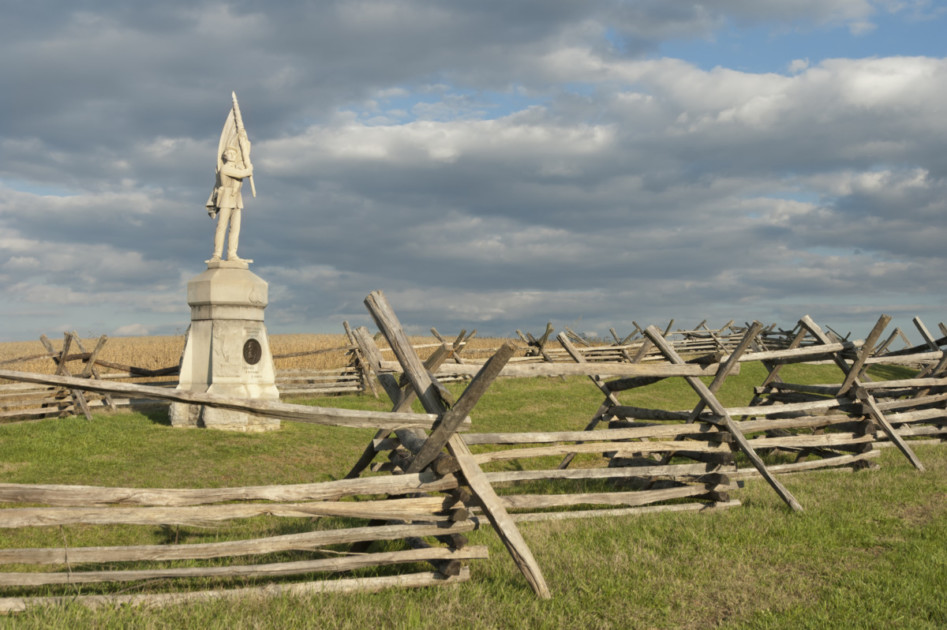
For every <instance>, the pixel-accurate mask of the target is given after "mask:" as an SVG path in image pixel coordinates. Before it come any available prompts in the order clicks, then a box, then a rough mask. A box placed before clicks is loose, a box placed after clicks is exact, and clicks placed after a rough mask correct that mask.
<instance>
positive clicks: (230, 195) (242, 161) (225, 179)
mask: <svg viewBox="0 0 947 630" xmlns="http://www.w3.org/2000/svg"><path fill="white" fill-rule="evenodd" d="M244 179H247V180H249V182H250V190H251V192H252V193H253V196H254V197H256V186H255V185H254V182H253V164H251V163H250V140H249V139H248V138H247V131H246V129H244V127H243V118H242V117H241V115H240V105H239V104H238V103H237V95H236V93H234V94H233V108H232V109H231V110H230V113H229V114H228V115H227V120H226V121H224V129H223V131H222V132H221V134H220V142H219V143H218V145H217V181H216V183H215V185H214V190H213V191H212V192H211V194H210V198H209V199H208V200H207V213H208V214H209V215H210V217H211V218H212V219H214V218H216V219H217V230H216V231H215V233H214V255H213V256H212V257H211V259H210V260H208V261H207V263H208V264H210V263H216V262H220V260H221V256H222V255H223V250H224V237H225V235H227V228H228V227H229V228H230V234H229V238H228V239H227V260H228V261H232V262H243V263H251V262H253V261H252V260H248V259H245V258H240V257H239V256H237V244H238V243H239V240H240V214H241V211H242V210H243V195H242V194H241V188H242V187H243V180H244Z"/></svg>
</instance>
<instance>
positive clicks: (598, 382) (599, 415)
mask: <svg viewBox="0 0 947 630" xmlns="http://www.w3.org/2000/svg"><path fill="white" fill-rule="evenodd" d="M558 339H559V343H560V344H561V345H562V347H563V348H565V350H566V352H568V353H569V356H571V357H572V359H573V360H574V361H575V362H576V363H585V362H586V361H585V357H584V356H582V353H580V352H579V351H578V350H576V348H575V346H573V345H572V342H570V341H569V338H568V337H567V336H566V335H565V333H559V336H558ZM626 354H627V353H626ZM589 378H590V379H591V380H592V382H593V383H595V386H596V387H598V388H599V390H600V391H601V392H602V393H603V394H605V401H604V402H602V404H601V405H599V408H598V411H596V412H595V415H594V416H592V419H591V420H589V423H588V424H587V425H586V426H585V430H586V431H591V430H592V429H594V428H595V427H596V426H598V423H599V422H601V421H602V419H604V418H605V417H606V416H607V415H608V410H609V409H611V408H612V407H617V406H620V405H621V402H620V401H619V400H618V398H617V397H616V396H615V394H613V393H612V392H611V390H610V389H608V385H607V384H606V383H605V381H604V380H603V379H602V377H601V376H599V375H598V374H589ZM575 456H576V454H575V453H569V454H568V455H566V456H565V457H564V458H563V459H562V461H561V462H559V468H560V469H563V468H568V466H569V464H571V463H572V460H573V459H575Z"/></svg>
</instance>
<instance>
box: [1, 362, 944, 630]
mask: <svg viewBox="0 0 947 630" xmlns="http://www.w3.org/2000/svg"><path fill="white" fill-rule="evenodd" d="M831 369H834V368H826V370H825V371H823V370H822V369H821V368H817V369H814V370H812V369H811V368H810V369H809V370H807V371H805V372H800V373H798V374H794V375H792V376H793V379H794V380H796V381H809V382H826V381H830V380H832V373H831ZM763 373H764V372H763V371H762V368H761V366H758V365H752V364H751V365H745V366H743V371H742V373H741V374H740V375H739V376H738V377H732V378H731V379H729V380H728V381H727V383H726V386H725V388H724V390H723V391H722V393H721V397H722V398H723V400H724V402H725V404H739V403H745V402H746V401H748V399H749V396H750V393H749V392H750V388H751V387H752V386H753V385H755V384H757V383H759V382H760V380H761V379H762V375H763ZM452 387H454V388H455V389H456V388H457V387H460V386H459V385H452ZM601 398H602V395H601V393H600V392H599V391H598V390H597V389H596V388H595V387H594V385H592V383H591V382H589V381H588V379H584V378H572V379H566V380H562V379H529V380H527V379H510V380H500V381H498V382H496V383H495V384H494V386H493V387H492V388H491V389H490V391H489V392H488V393H487V394H486V395H485V396H484V398H483V399H482V401H481V403H480V404H479V405H478V407H477V408H476V410H475V412H474V414H473V417H474V427H475V429H476V430H478V431H504V430H505V431H510V430H531V429H532V430H535V429H543V430H560V429H563V430H564V429H580V428H582V427H583V425H584V424H585V423H586V422H587V420H588V418H589V417H590V416H591V415H592V414H593V413H594V411H595V409H596V408H597V407H598V405H599V403H600V402H601ZM626 400H627V404H635V405H643V406H644V405H646V406H661V407H664V408H667V409H677V408H687V407H689V406H692V405H693V404H694V402H696V397H695V396H694V395H693V393H692V392H690V390H689V389H688V388H687V386H686V385H685V384H684V383H683V382H682V381H681V380H680V379H676V380H670V381H664V382H662V383H660V384H658V385H655V386H652V387H649V388H645V389H643V390H640V393H638V394H636V395H635V396H627V397H623V401H626ZM307 402H312V403H314V404H319V405H324V406H339V407H355V408H374V409H386V408H387V407H388V404H387V403H386V402H384V401H378V400H375V399H374V398H371V397H362V396H345V397H333V398H327V399H319V400H314V401H307ZM371 433H372V432H371V431H360V430H343V429H336V428H328V427H320V426H315V425H303V424H293V423H288V422H286V423H284V424H283V428H282V429H281V430H280V431H278V432H273V433H265V434H230V433H220V432H208V431H198V430H177V429H172V428H171V427H169V426H168V424H167V419H166V417H165V414H164V412H163V411H155V412H154V413H153V414H152V415H150V416H144V415H141V414H115V415H102V416H97V417H96V418H95V420H94V421H92V422H87V421H85V420H83V419H78V418H69V419H65V420H45V421H42V422H35V423H29V424H20V425H9V426H0V482H8V483H9V482H14V483H67V484H79V483H81V484H93V485H111V486H140V487H214V486H236V485H251V484H269V483H300V482H308V481H319V480H328V479H332V478H338V477H339V476H341V475H343V474H344V473H345V472H346V471H347V469H348V467H349V466H350V465H351V463H352V462H353V461H354V460H355V458H356V457H357V456H358V454H359V453H360V452H361V450H362V448H363V447H364V445H365V444H366V443H367V441H368V440H369V439H370V437H371ZM917 453H918V455H919V457H920V458H921V459H922V460H923V461H924V463H925V465H926V466H927V468H928V470H927V472H925V473H917V472H916V471H914V470H913V468H911V467H910V465H909V464H908V463H907V462H906V461H905V460H904V458H903V457H902V456H901V455H900V454H899V453H898V452H897V451H896V450H895V449H885V451H884V453H883V455H882V457H881V458H880V459H879V460H878V461H879V463H880V464H881V469H880V470H876V471H860V472H857V473H842V472H840V473H825V472H823V473H809V474H801V475H796V476H791V477H784V478H783V482H784V483H785V485H786V486H787V487H788V488H789V489H790V490H791V491H792V492H793V494H794V495H795V496H796V498H797V499H799V501H800V502H801V503H802V504H803V505H804V506H805V507H806V511H805V512H804V513H801V514H796V513H792V512H791V511H790V510H789V509H788V508H787V507H786V506H785V504H784V503H783V502H782V501H781V500H780V499H779V498H778V497H777V496H776V495H775V493H774V492H773V491H772V490H771V489H770V488H769V486H767V485H766V484H765V483H764V482H762V481H748V482H747V483H746V486H745V487H744V488H743V489H741V490H738V491H737V492H735V493H734V498H738V499H740V500H741V501H742V502H743V505H742V506H741V507H738V508H732V509H729V510H724V511H721V512H719V513H712V514H692V513H684V514H655V515H648V516H639V517H616V518H599V519H588V520H575V521H564V522H549V523H525V524H521V525H520V529H521V531H522V532H523V535H524V537H525V538H526V540H527V542H528V543H529V545H530V547H531V549H532V550H533V553H534V555H535V556H536V559H537V560H538V562H539V564H540V566H541V567H542V569H543V572H544V575H545V577H546V580H547V582H548V583H549V586H550V588H551V590H552V592H553V599H552V600H550V601H542V600H538V599H537V598H536V597H535V596H534V595H533V593H532V591H531V590H530V589H529V587H528V586H527V584H526V582H525V580H524V579H523V578H522V577H521V576H520V574H519V573H518V572H517V571H516V569H515V567H514V565H513V562H512V561H511V560H510V558H509V556H508V554H507V553H506V550H505V549H504V548H503V546H502V545H501V544H500V542H499V540H498V539H497V537H496V535H495V534H494V532H493V531H492V530H491V529H490V528H489V527H487V528H485V529H483V530H481V531H478V532H474V533H473V534H472V535H471V542H472V543H474V544H486V545H488V546H489V548H490V554H491V557H490V558H489V559H488V560H486V561H476V562H473V563H472V565H471V572H472V578H471V580H470V581H469V582H467V583H465V584H460V585H457V586H455V587H449V588H438V589H421V590H413V591H409V590H393V591H387V592H382V593H375V594H355V595H337V596H332V595H329V596H318V597H311V598H301V597H276V598H272V599H265V600H257V599H247V600H242V601H237V602H211V603H203V604H195V605H188V606H179V607H173V608H168V609H163V610H153V611H146V610H141V609H134V608H127V607H119V608H112V609H106V610H98V611H95V612H90V611H88V610H85V609H84V608H82V607H79V606H75V605H69V606H62V607H52V608H43V609H36V610H33V611H31V612H29V613H26V614H21V615H18V616H16V617H11V618H6V619H4V618H0V625H3V626H9V627H17V628H30V627H35V628H40V627H42V628H47V627H90V626H95V627H135V628H167V627H175V628H179V627H200V628H311V627H325V628H335V627H340V628H341V627H344V628H369V627H380V628H387V627H395V628H416V627H417V628H435V627H437V628H441V627H457V628H468V627H469V628H480V627H487V628H504V627H522V628H527V627H528V628H534V627H539V628H563V627H568V628H573V627H582V628H706V627H726V628H798V627H802V628H834V627H864V628H882V627H884V628H889V627H895V628H942V627H945V626H947V601H945V598H944V596H943V590H944V586H945V585H947V448H945V447H944V446H919V447H917ZM285 520H286V519H284V521H285ZM298 525H299V526H305V525H306V523H298ZM290 526H292V524H289V525H287V524H285V523H282V522H281V523H279V524H277V522H276V520H275V519H264V518H261V519H251V520H250V521H248V522H244V523H240V524H238V525H235V526H233V527H232V528H230V529H227V530H223V531H219V530H216V529H212V530H203V529H198V528H184V527H181V528H174V531H173V532H172V531H170V530H169V529H167V528H147V527H120V528H118V527H110V528H103V527H91V526H82V527H79V526H75V527H65V528H62V530H60V529H58V528H56V529H55V531H47V530H51V529H52V528H45V529H44V528H38V529H34V530H30V531H26V532H23V531H19V530H16V531H9V532H8V531H4V532H3V534H2V537H0V545H2V546H3V547H19V546H40V545H43V546H57V545H61V544H62V543H63V540H64V539H66V540H68V543H69V544H70V545H91V544H119V543H120V544H145V543H153V542H161V541H167V540H168V539H169V537H171V536H174V537H175V538H178V539H189V540H195V541H196V540H200V539H202V538H208V537H210V538H217V537H227V536H234V537H236V536H245V535H262V534H265V533H272V532H273V531H274V529H276V528H277V527H281V528H284V529H285V528H286V527H290ZM161 586H162V585H161V584H153V585H151V586H150V588H151V589H158V590H160V589H161ZM131 592H134V591H131ZM4 594H6V595H10V594H12V593H4Z"/></svg>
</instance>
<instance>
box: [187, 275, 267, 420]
mask: <svg viewBox="0 0 947 630" xmlns="http://www.w3.org/2000/svg"><path fill="white" fill-rule="evenodd" d="M267 288H268V287H267V284H266V282H265V281H263V280H262V279H261V278H260V277H259V276H257V275H256V274H254V273H253V272H251V271H250V270H249V269H247V268H246V266H245V265H241V266H239V267H238V266H236V265H234V266H230V265H220V264H215V265H208V269H207V271H205V272H204V273H202V274H200V275H198V276H197V277H195V278H194V279H193V280H191V281H190V282H189V283H188V285H187V296H188V300H187V301H188V304H189V305H190V306H191V326H190V328H189V329H188V332H187V341H186V343H185V346H184V354H183V356H182V358H181V375H180V379H179V381H178V387H177V388H178V389H183V390H188V391H192V392H201V393H208V394H218V395H220V396H226V397H228V398H250V399H257V400H278V399H279V391H278V390H277V389H276V382H275V381H276V370H275V368H274V366H273V356H272V354H271V353H270V344H269V340H268V339H267V336H266V328H265V327H264V326H263V309H264V308H265V307H266V304H267ZM169 416H170V419H171V426H175V427H204V428H208V429H222V430H227V431H245V432H259V431H269V430H273V429H278V428H279V427H280V421H279V419H278V418H268V417H263V416H257V415H255V414H250V413H246V412H242V411H233V410H229V409H219V408H215V407H210V406H207V405H193V404H188V403H172V404H171V409H170V413H169Z"/></svg>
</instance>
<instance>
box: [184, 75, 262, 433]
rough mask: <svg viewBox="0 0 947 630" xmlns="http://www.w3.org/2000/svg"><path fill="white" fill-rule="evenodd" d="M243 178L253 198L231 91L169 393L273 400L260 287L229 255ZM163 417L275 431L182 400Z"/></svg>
mask: <svg viewBox="0 0 947 630" xmlns="http://www.w3.org/2000/svg"><path fill="white" fill-rule="evenodd" d="M245 179H246V180H248V181H249V182H250V188H251V191H252V192H253V196H254V197H256V187H255V185H254V182H253V165H252V164H251V163H250V141H249V140H248V139H247V133H246V130H245V129H244V127H243V120H242V117H241V115H240V107H239V105H238V104H237V95H236V94H234V95H233V107H232V109H231V110H230V113H229V114H228V116H227V120H226V122H225V123H224V130H223V132H222V133H221V136H220V143H219V145H218V150H217V181H216V184H215V185H214V190H213V191H212V192H211V196H210V199H208V201H207V211H208V214H209V215H210V216H211V218H216V219H217V229H216V231H215V233H214V253H213V255H212V256H211V258H210V260H208V261H206V262H207V270H206V271H204V272H203V273H201V274H200V275H198V276H197V277H195V278H193V279H192V280H191V281H190V282H188V285H187V303H188V304H189V305H190V307H191V326H190V327H189V328H188V331H187V341H186V343H185V346H184V354H183V356H182V357H181V375H180V378H179V381H178V387H177V388H178V389H184V390H189V391H193V392H201V393H205V392H206V393H210V394H219V395H222V396H227V397H229V398H255V399H263V400H277V399H278V398H279V391H277V389H276V370H275V369H274V367H273V356H272V354H270V344H269V341H268V340H267V337H266V328H265V327H264V325H263V309H265V308H266V305H267V299H268V286H267V283H266V282H265V281H264V280H263V279H262V278H260V277H259V276H257V275H256V274H255V273H253V272H252V271H250V263H251V262H253V261H252V260H247V259H244V258H240V257H239V256H237V245H238V241H239V238H240V215H241V212H242V210H243V196H242V194H241V189H242V186H243V181H244V180H245ZM228 227H229V231H230V233H229V238H228V239H227V258H226V260H224V259H223V258H222V255H223V246H224V241H225V238H224V237H225V235H226V233H227V229H228ZM170 417H171V425H172V426H176V427H207V428H213V429H225V430H230V431H267V430H271V429H278V428H279V426H280V422H279V419H276V418H264V417H262V416H256V415H253V414H248V413H244V412H240V411H230V410H226V409H217V408H213V407H209V406H205V405H191V404H187V403H172V404H171V411H170Z"/></svg>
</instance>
